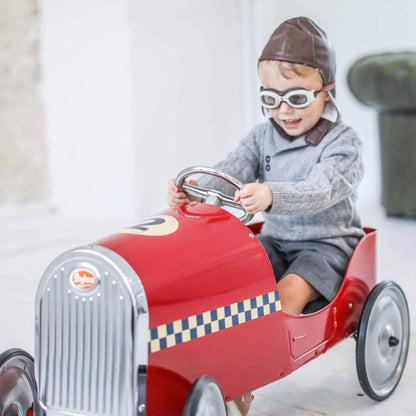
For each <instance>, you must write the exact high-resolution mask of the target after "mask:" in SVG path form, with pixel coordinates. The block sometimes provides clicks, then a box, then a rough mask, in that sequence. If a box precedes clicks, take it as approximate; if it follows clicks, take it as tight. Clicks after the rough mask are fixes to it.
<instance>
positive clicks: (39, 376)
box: [0, 203, 409, 416]
mask: <svg viewBox="0 0 416 416" xmlns="http://www.w3.org/2000/svg"><path fill="white" fill-rule="evenodd" d="M260 230H261V223H255V224H251V225H245V224H243V223H242V222H241V221H240V220H239V219H238V218H236V217H235V216H234V215H232V214H230V213H229V212H227V211H225V210H224V209H222V208H220V207H217V206H214V205H209V204H203V203H185V204H182V205H179V206H177V207H175V208H171V209H168V210H165V211H163V212H161V213H160V214H158V215H155V216H154V217H151V218H147V219H145V220H143V221H141V222H139V223H138V224H135V225H133V226H131V227H127V228H126V229H124V230H121V231H119V232H116V233H115V234H113V235H110V236H108V237H106V238H103V239H101V240H99V241H96V242H94V243H93V244H91V245H88V246H85V247H80V248H76V249H74V250H71V251H69V252H66V253H64V254H62V255H61V256H59V257H58V258H57V259H55V260H54V261H53V262H52V264H51V265H50V266H49V267H48V268H47V270H46V271H45V273H44V275H43V277H42V279H41V281H40V284H39V288H38V293H37V297H36V340H35V359H34V363H35V371H34V373H33V371H32V370H27V371H28V374H27V375H26V376H25V380H26V379H27V380H29V382H26V384H25V383H23V382H22V381H20V382H19V383H20V384H22V383H23V384H25V385H26V390H27V391H28V393H27V394H26V396H30V394H33V405H31V406H26V407H24V406H21V407H22V409H23V410H22V411H21V414H22V415H28V414H30V412H32V414H33V413H34V414H35V415H36V416H38V415H47V416H70V415H71V416H92V415H94V416H96V415H98V416H110V415H119V416H121V415H123V416H132V415H144V414H146V415H150V416H166V415H193V414H196V415H200V414H204V415H205V414H206V415H211V414H212V415H214V414H215V415H217V413H214V412H215V410H213V411H212V413H210V411H209V410H208V411H205V413H204V411H198V410H193V409H197V408H198V406H199V400H200V398H201V395H202V396H203V395H204V394H205V393H204V386H202V387H201V388H199V387H200V386H199V385H198V381H200V380H201V381H206V377H207V376H208V377H209V380H211V381H213V382H214V383H215V386H216V387H215V388H216V389H217V390H218V391H219V392H220V395H221V398H220V400H221V401H225V402H227V401H230V400H233V399H234V398H236V397H238V396H241V395H242V394H244V393H246V392H249V391H252V390H254V389H257V388H259V387H261V386H264V385H266V384H269V383H271V382H273V381H276V380H278V379H281V378H283V377H285V376H286V375H288V374H290V373H291V372H292V371H294V370H296V369H297V368H299V367H300V366H302V365H304V364H306V363H307V362H308V361H310V360H312V359H314V358H316V357H318V356H319V355H321V354H323V353H325V352H326V351H327V350H328V349H329V348H331V347H332V346H334V345H335V344H337V343H338V342H340V341H341V340H343V339H345V338H347V337H350V336H354V335H355V336H357V337H358V338H359V340H360V339H361V340H362V341H361V344H360V345H361V346H360V354H361V355H360V356H361V357H364V358H362V360H361V364H360V365H361V366H364V368H363V369H362V370H361V377H360V381H361V380H362V379H363V380H364V381H362V385H364V389H365V391H366V392H367V393H369V394H370V396H371V392H374V395H373V396H374V397H373V398H375V399H376V400H383V399H384V398H386V397H388V395H390V394H391V392H392V391H393V390H394V388H395V387H396V385H397V383H398V379H400V375H401V372H402V370H403V367H404V363H405V360H406V356H407V348H408V336H409V335H408V325H409V322H408V312H407V321H406V314H405V312H406V311H405V312H403V313H402V312H401V311H399V312H397V311H396V309H397V310H400V309H402V306H403V300H402V298H401V297H400V296H401V293H402V292H401V291H400V290H399V291H398V292H397V291H396V292H397V293H399V295H398V298H397V299H393V301H392V302H390V303H392V304H393V306H392V308H390V309H393V312H392V313H391V314H390V315H389V316H388V319H387V322H384V320H383V319H382V320H381V323H380V322H379V320H378V318H374V316H373V314H371V310H372V307H374V304H376V305H379V304H380V302H379V299H380V293H378V294H377V296H376V297H375V298H374V296H373V298H374V299H373V300H372V302H370V303H371V305H370V306H371V308H370V310H369V312H368V313H367V315H368V316H367V318H366V321H365V322H363V318H362V316H363V311H364V310H365V309H366V308H365V305H366V303H368V299H369V297H370V296H369V295H370V294H371V293H374V288H375V287H377V286H378V285H377V286H376V272H375V270H376V256H375V255H376V252H375V250H376V231H375V230H373V229H365V232H366V235H365V236H364V237H363V238H362V239H361V240H360V242H359V243H358V245H357V247H356V248H355V250H354V253H353V255H352V257H351V260H350V263H349V266H348V270H347V272H346V275H345V278H344V280H343V283H342V286H341V288H340V290H339V292H338V294H337V295H336V297H335V298H334V299H333V301H332V302H331V303H330V304H329V305H327V306H325V307H323V308H322V309H320V310H318V311H316V312H313V313H308V314H302V315H291V314H287V313H285V312H284V311H283V310H282V309H281V306H280V301H279V296H278V293H277V291H276V282H275V278H274V275H273V270H272V267H271V264H270V261H269V259H268V257H267V255H266V252H265V250H264V249H263V247H262V245H261V244H260V242H259V240H258V239H257V237H256V234H257V233H259V232H260ZM382 289H383V290H381V293H384V289H385V288H384V287H383V288H382ZM378 292H380V290H379V291H378ZM396 292H395V293H396ZM390 298H391V296H390V295H389V296H388V299H390ZM383 299H384V298H383ZM386 299H387V298H386ZM386 299H384V300H383V302H384V303H385V300H386ZM404 304H405V306H406V308H407V304H406V302H405V300H404ZM367 309H368V308H367ZM406 310H407V309H406ZM391 317H392V319H393V321H394V323H393V329H391V327H392V325H391V322H390V321H391V319H390V318H391ZM371 319H373V320H374V319H376V321H377V322H376V324H377V325H373V327H374V326H376V327H380V325H381V327H383V328H387V327H388V328H390V329H389V330H388V331H390V332H388V331H387V332H385V331H384V332H383V334H384V335H386V336H387V341H386V342H387V343H388V342H390V344H395V343H396V341H394V340H398V342H397V343H398V344H399V345H397V344H396V345H394V346H392V345H391V346H389V348H390V350H389V349H388V348H387V350H388V351H389V352H388V354H389V357H390V358H391V357H393V358H392V362H393V364H391V365H390V367H389V369H388V372H387V374H381V375H380V374H379V373H378V372H376V378H377V377H379V378H380V379H381V384H382V388H384V387H383V386H384V385H385V384H386V380H387V390H386V389H384V390H382V388H381V389H377V386H378V385H377V386H376V388H374V377H373V374H372V373H371V369H370V370H369V369H368V368H366V364H367V363H368V358H366V349H368V348H369V347H368V345H367V344H368V339H370V336H369V335H368V331H367V329H368V328H367V326H368V320H370V323H371V322H372V321H371ZM406 325H407V327H406ZM360 326H361V330H360V331H361V333H362V334H363V335H361V336H360V335H359V334H358V332H360V331H359V328H360ZM406 328H407V329H406ZM406 331H407V332H406ZM357 334H358V335H357ZM373 338H374V337H373V336H372V337H371V339H373ZM393 338H394V340H393ZM399 340H400V341H399ZM376 344H377V345H376V347H375V348H379V346H380V345H379V344H380V341H379V340H378V341H376ZM383 345H387V344H385V343H384V344H383ZM357 351H358V350H357ZM372 352H374V351H372ZM19 353H20V351H19V350H15V351H12V352H6V353H4V354H3V356H1V357H0V367H2V366H3V367H2V368H3V372H4V370H5V369H6V370H10V369H12V370H13V368H16V373H19V371H21V369H22V368H23V367H24V366H23V365H22V360H21V357H20V356H19ZM382 354H384V353H382ZM10 357H12V358H13V359H14V361H13V360H12V359H11V358H10ZM382 358H383V357H381V359H382ZM19 359H20V361H19ZM25 360H27V357H26V358H25ZM16 362H17V364H16ZM24 362H25V363H26V361H24ZM25 365H26V364H25ZM13 366H14V367H13ZM398 366H401V371H400V374H399V377H398V379H397V377H396V376H394V378H393V379H392V375H393V374H396V373H397V371H396V369H397V367H398ZM25 368H26V367H25ZM18 370H19V371H18ZM377 371H378V370H377ZM9 373H10V371H9ZM0 374H1V372H0ZM19 374H20V373H19ZM368 374H370V375H369V376H368V377H367V375H368ZM359 376H360V370H359ZM9 379H10V377H9V378H8V379H7V380H9ZM2 380H3V383H10V386H9V387H8V388H5V389H4V390H5V392H2V395H3V396H2V397H0V414H1V415H2V416H3V415H9V414H10V415H11V414H14V413H13V412H12V411H10V412H9V413H7V408H9V409H14V407H13V406H15V407H16V408H17V407H18V406H17V404H16V402H18V400H17V399H13V397H14V396H16V394H14V396H13V395H11V393H10V392H13V391H14V390H16V389H17V390H19V389H20V390H24V387H21V386H20V387H19V386H18V383H17V382H16V381H15V382H13V381H7V382H6V381H5V380H6V379H5V378H3V379H2V378H1V375H0V383H1V382H2ZM13 383H14V384H13ZM366 383H367V387H366V386H365V384H366ZM383 383H384V384H383ZM202 384H203V383H202ZM212 385H213V384H212V383H211V387H212ZM195 386H197V387H195ZM30 392H32V393H30ZM11 396H13V397H12V398H11ZM208 401H209V400H208ZM195 403H196V404H195ZM2 409H3V411H2ZM4 409H6V410H4ZM224 409H225V407H224ZM17 414H20V413H17ZM218 414H222V413H218ZM223 414H225V413H223Z"/></svg>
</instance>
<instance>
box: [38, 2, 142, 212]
mask: <svg viewBox="0 0 416 416" xmlns="http://www.w3.org/2000/svg"><path fill="white" fill-rule="evenodd" d="M127 6H128V2H127V0H123V1H122V0H120V1H117V2H115V1H112V0H88V1H84V0H72V1H70V2H68V1H62V0H59V1H56V0H42V1H41V5H40V7H41V21H42V26H41V27H42V31H41V45H42V61H43V71H42V77H43V96H44V103H45V108H46V129H47V139H48V144H49V146H48V148H49V171H50V184H51V185H50V186H51V189H50V192H51V203H52V205H53V206H55V207H56V208H57V209H58V210H59V211H60V212H62V213H63V214H65V215H71V216H86V215H87V216H97V217H108V216H110V217H112V216H116V217H129V216H132V215H133V213H134V209H135V205H136V201H135V198H136V194H135V193H134V192H126V189H135V187H136V178H135V176H134V169H133V166H134V155H133V154H132V152H131V148H132V140H133V137H132V96H131V65H130V53H131V52H130V27H129V22H128V9H127Z"/></svg>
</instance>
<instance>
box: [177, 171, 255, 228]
mask: <svg viewBox="0 0 416 416" xmlns="http://www.w3.org/2000/svg"><path fill="white" fill-rule="evenodd" d="M195 174H206V175H210V176H215V177H217V178H219V179H222V180H224V181H226V182H228V183H229V184H230V185H233V186H234V187H235V188H237V189H238V190H240V189H241V188H242V187H243V184H242V183H241V182H240V181H239V180H237V179H235V178H234V177H232V176H231V175H228V174H227V173H224V172H221V171H218V170H216V169H214V168H210V167H207V166H191V167H189V168H186V169H184V170H182V171H181V172H179V174H178V175H177V176H176V184H177V186H178V188H179V190H180V191H181V192H185V194H187V195H188V194H189V195H192V196H196V197H198V198H202V202H203V203H205V204H211V205H215V206H217V207H222V206H228V207H231V208H236V209H238V210H239V211H242V212H243V215H242V216H241V217H238V219H239V220H240V221H242V222H243V224H247V223H248V222H249V221H250V220H251V219H252V218H253V214H250V213H248V212H247V211H246V210H245V208H244V207H243V206H242V205H241V204H240V203H238V202H235V201H234V197H231V196H229V195H224V194H223V193H222V192H219V191H216V190H215V189H206V188H202V187H201V186H199V185H191V184H189V183H186V182H185V180H186V179H187V178H189V177H190V176H192V175H195Z"/></svg>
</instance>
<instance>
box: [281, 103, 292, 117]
mask: <svg viewBox="0 0 416 416" xmlns="http://www.w3.org/2000/svg"><path fill="white" fill-rule="evenodd" d="M277 111H278V112H279V113H280V114H290V113H292V112H293V108H292V107H291V106H290V105H289V104H287V103H285V102H283V103H281V104H280V105H279V108H277Z"/></svg>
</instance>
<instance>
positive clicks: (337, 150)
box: [267, 130, 363, 215]
mask: <svg viewBox="0 0 416 416" xmlns="http://www.w3.org/2000/svg"><path fill="white" fill-rule="evenodd" d="M362 175H363V165H362V161H361V142H360V141H359V139H358V137H357V136H356V135H355V133H354V132H353V131H352V130H349V131H347V132H344V134H341V135H340V136H339V137H338V138H336V139H335V140H334V141H332V142H331V143H329V144H328V145H327V146H326V147H325V148H324V149H323V151H322V153H321V157H320V159H319V161H318V163H317V164H316V165H315V166H313V167H312V169H311V171H310V174H309V176H308V177H307V178H306V179H305V180H303V181H300V182H267V183H268V184H269V185H270V187H271V189H272V193H273V204H272V206H271V209H270V211H269V213H270V214H281V215H291V214H292V215H303V214H311V213H316V212H319V211H323V210H325V209H327V208H329V207H331V206H333V205H335V204H337V203H338V202H340V201H342V200H345V199H347V198H354V197H355V194H356V189H357V186H358V184H359V182H360V181H361V178H362Z"/></svg>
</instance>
